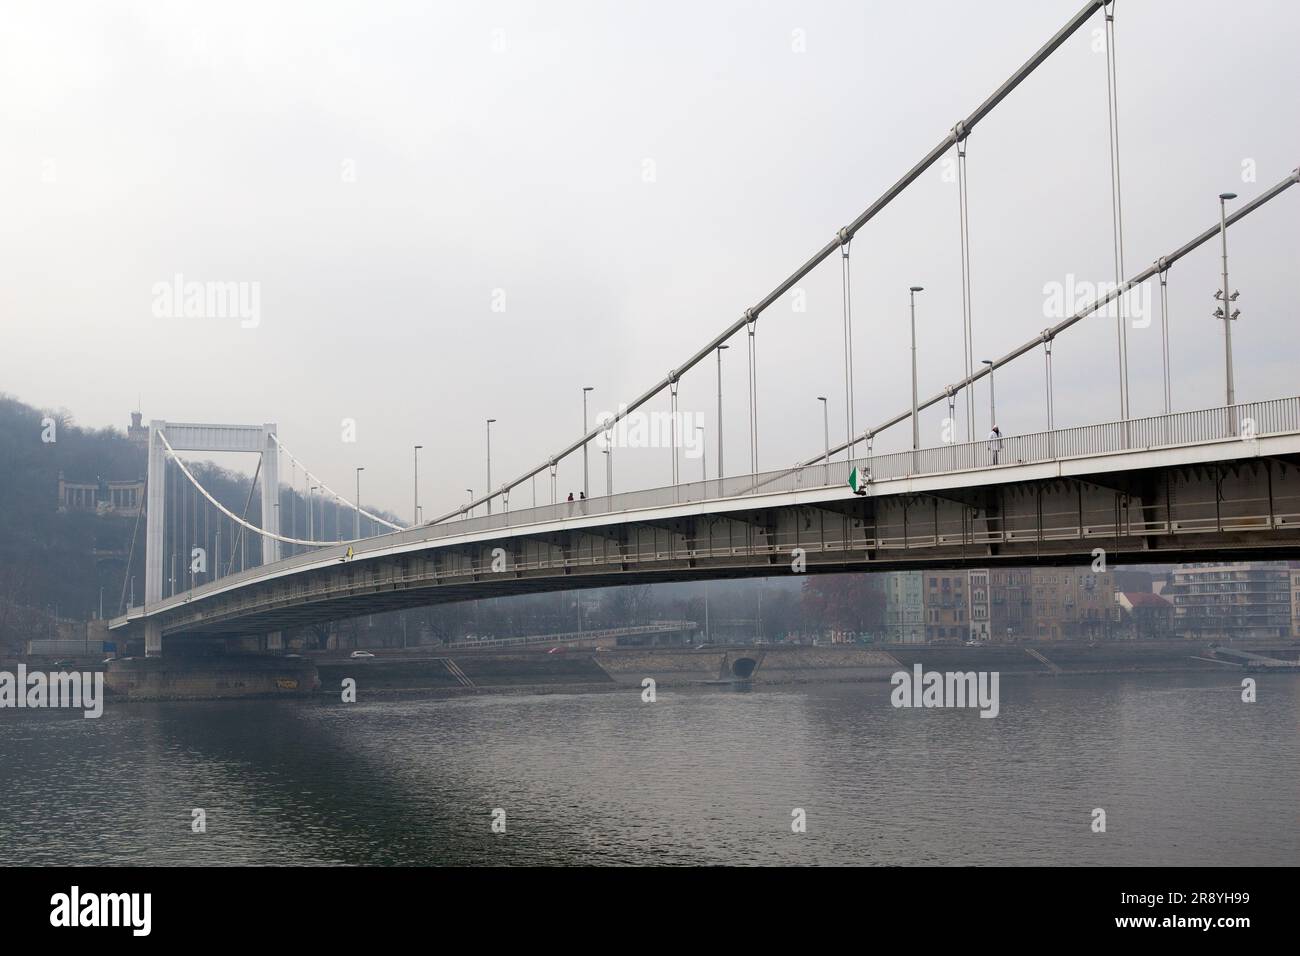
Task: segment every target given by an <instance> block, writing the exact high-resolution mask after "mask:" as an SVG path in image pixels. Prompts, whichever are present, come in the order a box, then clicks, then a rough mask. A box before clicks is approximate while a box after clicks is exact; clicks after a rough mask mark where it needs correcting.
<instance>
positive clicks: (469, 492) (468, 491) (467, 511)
mask: <svg viewBox="0 0 1300 956" xmlns="http://www.w3.org/2000/svg"><path fill="white" fill-rule="evenodd" d="M465 493H466V494H467V495H469V500H470V501H471V502H472V501H473V500H474V489H473V488H466V489H465ZM472 510H473V508H466V509H465V519H466V520H469V514H470V512H471V511H472Z"/></svg>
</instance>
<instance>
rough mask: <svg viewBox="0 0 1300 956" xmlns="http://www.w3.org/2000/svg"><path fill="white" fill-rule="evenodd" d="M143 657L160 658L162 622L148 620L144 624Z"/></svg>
mask: <svg viewBox="0 0 1300 956" xmlns="http://www.w3.org/2000/svg"><path fill="white" fill-rule="evenodd" d="M144 656H145V657H162V622H161V621H157V620H148V619H146V620H145V622H144Z"/></svg>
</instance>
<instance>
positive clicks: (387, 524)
mask: <svg viewBox="0 0 1300 956" xmlns="http://www.w3.org/2000/svg"><path fill="white" fill-rule="evenodd" d="M271 441H273V442H275V444H276V446H277V447H278V448H279V449H280V450H281V451H283V452H284V453H285V454H286V455H288V456H289V460H290V461H292V462H294V463H295V464H297V465H298V466H299V467H300V468H302V470H303V471H304V472H306V474H307V477H308V478H310V479H311V480H313V481H315V482H316V483H317V484H318V485H320V487H321V490H322V491H328V492H329V493H330V494H331V495H332V496H333V497H334V499H335V501H341V502H343V503H344V504H345V505H347V506H348V507H349V508H351V509H353V510H355V511H359V512H360V513H361V514H363V515H365V516H366V517H367V518H369V519H370V520H371V521H377V522H379V524H382V525H384V526H385V527H388V528H391V529H392V530H394V531H406V530H407V529H406V528H404V527H403V526H402V525H400V524H393V522H391V521H389V520H388V519H387V518H381V517H379V515H377V514H372V513H371V512H369V511H367V510H366V509H365V508H362V507H361V504H360V502H355V503H354V502H352V501H349V500H348V499H347V498H345V497H343V496H342V495H341V494H339V493H338V492H337V491H335V490H334V489H333V488H331V487H330V486H329V485H327V484H325V482H323V481H321V479H320V478H318V477H316V475H315V474H313V473H312V472H311V471H310V470H309V469H308V468H307V466H306V465H304V464H303V463H302V462H301V461H299V460H298V459H297V458H295V457H294V454H293V452H291V451H289V449H288V448H285V447H284V443H283V442H281V441H280V436H278V435H276V434H275V433H272V434H271ZM323 518H324V516H323V514H322V522H323ZM321 533H322V534H324V533H325V525H324V523H322V524H321ZM338 543H341V542H338Z"/></svg>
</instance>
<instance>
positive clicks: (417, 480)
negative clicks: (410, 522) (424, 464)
mask: <svg viewBox="0 0 1300 956" xmlns="http://www.w3.org/2000/svg"><path fill="white" fill-rule="evenodd" d="M423 447H424V446H423V445H416V446H415V502H414V507H413V508H412V509H411V517H413V518H414V519H415V523H416V524H419V523H420V449H421V448H423Z"/></svg>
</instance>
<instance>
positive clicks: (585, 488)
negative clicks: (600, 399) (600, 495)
mask: <svg viewBox="0 0 1300 956" xmlns="http://www.w3.org/2000/svg"><path fill="white" fill-rule="evenodd" d="M593 388H594V386H591V385H584V386H582V437H583V439H584V441H583V443H582V494H583V497H585V498H590V497H591V486H590V484H589V483H588V475H587V442H586V441H585V439H586V437H587V393H588V392H590V391H592V389H593Z"/></svg>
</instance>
